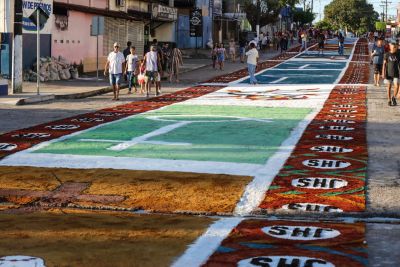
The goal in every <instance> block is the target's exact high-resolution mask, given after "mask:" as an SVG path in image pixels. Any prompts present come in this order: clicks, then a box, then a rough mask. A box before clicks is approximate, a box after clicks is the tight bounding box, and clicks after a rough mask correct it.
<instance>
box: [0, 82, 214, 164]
mask: <svg viewBox="0 0 400 267" xmlns="http://www.w3.org/2000/svg"><path fill="white" fill-rule="evenodd" d="M219 89H221V87H218V86H194V87H190V88H187V89H184V90H180V91H177V92H174V93H171V94H165V95H163V96H159V97H155V98H151V99H148V100H145V101H137V102H132V103H129V104H125V105H120V106H116V107H112V108H106V109H101V110H98V111H96V112H92V113H87V114H82V115H78V116H75V117H70V118H66V119H62V120H58V121H53V122H49V123H44V124H41V125H37V126H34V127H30V128H26V129H21V130H17V131H12V132H9V133H5V134H2V135H0V159H1V158H3V157H5V156H8V155H11V154H13V153H16V152H19V151H22V150H25V149H28V148H30V147H33V146H35V145H37V144H40V143H42V142H45V141H49V140H53V139H56V138H60V137H62V136H65V135H69V134H72V133H75V132H78V131H83V130H86V129H89V128H92V127H96V126H99V125H101V124H105V123H109V122H112V121H115V120H120V119H122V118H125V117H129V116H132V115H135V114H140V113H143V112H146V111H149V110H154V109H158V108H161V107H164V106H167V105H171V104H174V103H179V102H182V101H185V100H188V99H191V98H195V97H199V96H202V95H205V94H208V93H211V92H214V91H217V90H219Z"/></svg>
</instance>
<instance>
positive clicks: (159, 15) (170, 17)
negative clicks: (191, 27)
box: [151, 4, 178, 21]
mask: <svg viewBox="0 0 400 267" xmlns="http://www.w3.org/2000/svg"><path fill="white" fill-rule="evenodd" d="M151 18H152V19H154V20H160V21H176V20H177V18H178V9H176V8H173V7H169V6H164V5H159V4H153V6H152V15H151Z"/></svg>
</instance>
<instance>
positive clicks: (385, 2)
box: [382, 0, 392, 22]
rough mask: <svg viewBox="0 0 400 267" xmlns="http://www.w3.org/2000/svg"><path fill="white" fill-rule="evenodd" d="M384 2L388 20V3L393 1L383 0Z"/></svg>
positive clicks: (386, 19)
mask: <svg viewBox="0 0 400 267" xmlns="http://www.w3.org/2000/svg"><path fill="white" fill-rule="evenodd" d="M382 3H383V4H384V5H385V10H386V12H385V15H386V18H385V21H386V22H388V5H389V4H391V3H392V2H388V0H384V1H382Z"/></svg>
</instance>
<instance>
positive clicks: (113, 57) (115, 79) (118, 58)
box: [104, 43, 125, 100]
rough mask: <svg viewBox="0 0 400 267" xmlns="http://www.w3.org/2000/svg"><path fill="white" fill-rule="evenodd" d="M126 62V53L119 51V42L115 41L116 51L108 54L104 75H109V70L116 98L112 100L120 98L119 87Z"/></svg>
mask: <svg viewBox="0 0 400 267" xmlns="http://www.w3.org/2000/svg"><path fill="white" fill-rule="evenodd" d="M124 63H125V58H124V54H122V53H121V52H120V51H119V44H118V43H114V51H112V52H111V53H110V54H108V57H107V62H106V65H105V67H104V76H106V75H107V72H108V73H109V74H110V84H111V86H112V87H113V93H114V98H113V99H112V100H119V88H120V84H121V77H122V70H123V68H124Z"/></svg>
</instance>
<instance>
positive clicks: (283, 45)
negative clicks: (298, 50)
mask: <svg viewBox="0 0 400 267" xmlns="http://www.w3.org/2000/svg"><path fill="white" fill-rule="evenodd" d="M288 43H289V40H288V37H287V35H286V34H283V35H282V38H281V40H280V43H279V46H280V48H281V53H285V52H286V50H287V47H288Z"/></svg>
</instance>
